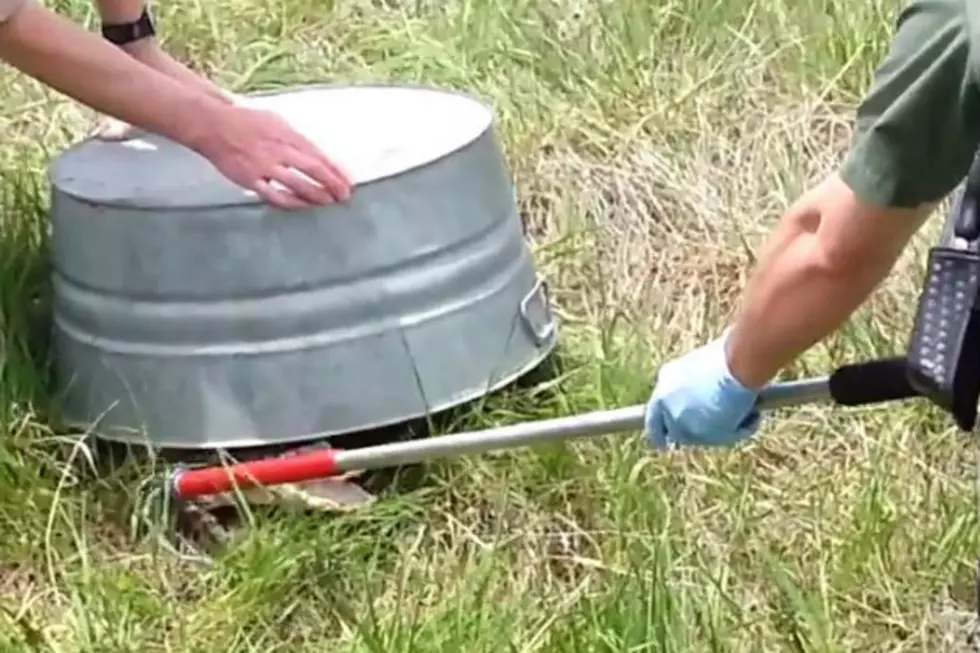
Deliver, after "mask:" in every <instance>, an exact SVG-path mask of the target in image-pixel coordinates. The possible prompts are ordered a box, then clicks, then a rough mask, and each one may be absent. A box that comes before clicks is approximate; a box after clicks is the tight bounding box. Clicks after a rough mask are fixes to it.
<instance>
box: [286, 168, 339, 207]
mask: <svg viewBox="0 0 980 653" xmlns="http://www.w3.org/2000/svg"><path fill="white" fill-rule="evenodd" d="M273 175H274V176H273V177H272V178H271V180H272V181H275V182H278V183H279V184H280V185H282V186H283V187H284V188H285V189H286V190H287V191H288V192H289V193H291V194H293V195H295V196H297V197H299V198H300V199H302V200H303V201H305V202H307V203H308V204H311V205H324V204H332V203H334V202H335V201H336V198H335V197H334V195H333V194H332V193H331V192H330V191H329V190H327V188H325V187H324V186H323V185H322V184H320V183H317V182H316V180H313V179H311V178H310V177H309V176H308V175H306V174H304V173H303V172H301V171H299V170H295V169H294V168H292V167H286V166H284V165H283V166H276V168H275V169H274V172H273Z"/></svg>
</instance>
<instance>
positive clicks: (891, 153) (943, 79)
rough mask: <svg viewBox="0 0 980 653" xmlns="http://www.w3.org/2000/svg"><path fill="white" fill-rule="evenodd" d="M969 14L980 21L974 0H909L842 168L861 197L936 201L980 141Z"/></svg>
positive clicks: (909, 203) (979, 92)
mask: <svg viewBox="0 0 980 653" xmlns="http://www.w3.org/2000/svg"><path fill="white" fill-rule="evenodd" d="M974 2H975V3H977V5H978V8H971V7H970V6H969V4H970V3H974ZM971 15H972V16H971ZM971 18H972V20H973V21H975V22H977V23H978V24H980V1H978V0H912V1H911V2H910V3H909V4H908V6H907V7H906V8H905V9H904V10H903V11H902V13H901V14H900V16H899V18H898V23H897V26H896V29H895V35H894V38H893V41H892V44H891V49H890V50H889V52H888V54H887V55H886V57H885V59H884V60H883V61H882V62H881V64H880V65H879V66H878V68H877V69H876V70H875V75H874V80H873V81H872V84H871V88H870V89H869V90H868V93H867V95H866V96H865V97H864V99H863V100H862V102H861V105H860V106H859V108H858V113H857V128H856V134H855V138H854V141H853V142H852V143H851V149H850V151H849V152H848V154H847V157H846V158H845V160H844V163H843V166H842V168H841V171H840V173H841V177H842V178H843V180H844V182H845V183H846V184H847V185H848V186H850V187H851V189H852V190H854V192H855V193H856V194H857V196H858V197H859V198H860V199H862V200H864V201H866V202H869V203H871V204H876V205H879V206H882V205H884V206H892V207H913V206H916V205H918V204H921V203H924V202H933V201H939V200H941V199H942V198H943V197H945V196H946V195H947V194H948V193H949V192H950V191H952V190H953V189H954V188H955V187H956V185H957V184H958V183H959V182H960V181H961V180H962V179H963V177H964V176H965V175H966V173H967V171H968V170H969V167H970V163H971V162H972V160H973V154H974V152H975V151H976V150H977V147H978V145H980V86H978V84H977V74H976V71H977V66H976V58H977V55H978V49H977V47H976V45H974V44H975V43H976V42H977V41H978V38H977V36H976V34H975V33H971V30H973V29H974V28H973V27H971Z"/></svg>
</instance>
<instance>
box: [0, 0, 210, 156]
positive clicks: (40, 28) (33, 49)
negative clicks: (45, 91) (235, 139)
mask: <svg viewBox="0 0 980 653" xmlns="http://www.w3.org/2000/svg"><path fill="white" fill-rule="evenodd" d="M9 2H10V0H0V3H9ZM0 18H2V16H0ZM0 59H3V60H4V61H6V62H7V63H9V64H11V65H12V66H14V67H15V68H17V69H19V70H20V71H22V72H24V73H26V74H28V75H30V76H31V77H34V78H35V79H38V80H40V81H41V82H43V83H45V84H47V85H49V86H51V87H52V88H54V89H56V90H58V91H60V92H62V93H64V94H65V95H68V96H70V97H72V98H74V99H75V100H78V101H79V102H82V103H83V104H86V105H88V106H90V107H92V108H93V109H96V110H97V111H101V112H103V113H106V114H108V115H111V116H113V117H116V118H118V119H120V120H124V121H126V122H128V123H130V124H133V125H137V126H139V127H142V128H143V129H146V130H149V131H152V132H156V133H159V134H162V135H164V136H167V137H169V138H171V139H173V140H175V141H177V142H180V143H182V144H184V145H187V146H188V147H191V148H193V149H198V147H197V146H198V145H200V142H201V141H202V140H203V139H204V138H206V137H207V132H208V130H209V129H210V127H209V126H208V125H209V124H210V123H211V122H212V120H215V119H217V115H218V114H220V109H221V108H223V107H226V106H227V105H226V104H224V103H222V102H220V101H218V100H217V99H215V98H214V97H212V96H209V95H205V94H202V93H201V92H200V91H198V90H195V89H193V88H191V87H188V86H186V85H184V84H181V83H179V82H177V81H175V80H173V79H171V78H170V77H168V76H166V75H164V74H162V73H160V72H157V71H155V70H153V69H151V68H149V67H147V66H146V65H144V64H142V63H140V62H138V61H136V60H135V59H133V58H132V57H128V56H126V55H125V54H124V53H123V52H121V51H120V50H119V49H118V48H116V47H115V46H113V45H111V44H110V43H108V42H106V41H105V40H104V39H102V38H100V37H98V36H96V35H94V34H91V33H90V32H87V31H85V30H84V29H81V28H79V27H77V26H76V25H75V24H73V23H72V22H70V21H69V20H67V19H65V18H62V17H61V16H59V15H57V14H55V13H54V12H52V11H49V10H48V9H45V8H44V7H42V6H40V5H39V4H37V3H35V2H34V1H33V0H26V1H25V2H23V3H22V5H21V6H20V7H19V8H17V9H16V10H15V11H14V12H13V13H12V15H10V16H9V18H7V19H6V20H5V21H3V22H2V23H0Z"/></svg>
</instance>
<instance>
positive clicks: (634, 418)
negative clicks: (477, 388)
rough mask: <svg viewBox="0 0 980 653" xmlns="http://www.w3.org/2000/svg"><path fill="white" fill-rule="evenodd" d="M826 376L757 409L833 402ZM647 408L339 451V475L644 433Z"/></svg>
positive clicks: (769, 395)
mask: <svg viewBox="0 0 980 653" xmlns="http://www.w3.org/2000/svg"><path fill="white" fill-rule="evenodd" d="M829 397H830V390H829V385H828V378H822V379H812V380H806V381H797V382H790V383H781V384H776V385H773V386H770V387H769V388H767V389H766V390H765V391H763V393H762V395H761V397H760V399H759V408H760V409H762V410H771V409H774V408H779V407H785V406H798V405H800V404H805V403H812V402H815V401H821V400H826V399H829ZM645 412H646V406H645V405H644V404H639V405H635V406H629V407H627V408H617V409H614V410H602V411H595V412H591V413H585V414H583V415H572V416H570V417H560V418H557V419H547V420H539V421H534V422H524V423H522V424H514V425H512V426H501V427H497V428H491V429H484V430H481V431H471V432H469V433H458V434H456V435H443V436H438V437H434V438H426V439H423V440H413V441H411V442H394V443H391V444H383V445H379V446H375V447H366V448H364V449H353V450H349V451H338V452H337V454H336V456H335V459H336V465H337V470H338V472H349V471H354V470H360V469H377V468H381V467H394V466H397V465H411V464H415V463H420V462H424V461H427V460H436V459H439V458H450V457H454V456H461V455H466V454H471V453H482V452H486V451H493V450H496V449H511V448H516V447H527V446H531V445H535V444H541V443H543V442H550V441H564V440H571V439H575V438H586V437H596V436H604V435H611V434H613V433H620V432H623V431H642V430H643V417H644V413H645Z"/></svg>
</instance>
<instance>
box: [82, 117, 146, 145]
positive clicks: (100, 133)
mask: <svg viewBox="0 0 980 653" xmlns="http://www.w3.org/2000/svg"><path fill="white" fill-rule="evenodd" d="M135 131H136V130H135V129H134V128H133V126H132V125H130V124H128V123H125V122H123V121H121V120H117V119H115V118H106V119H104V120H102V121H101V122H99V124H98V125H96V127H95V129H94V130H93V131H92V134H91V135H92V137H94V138H97V139H99V140H103V141H123V140H127V139H128V138H130V137H131V136H133V135H134V133H135Z"/></svg>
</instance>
